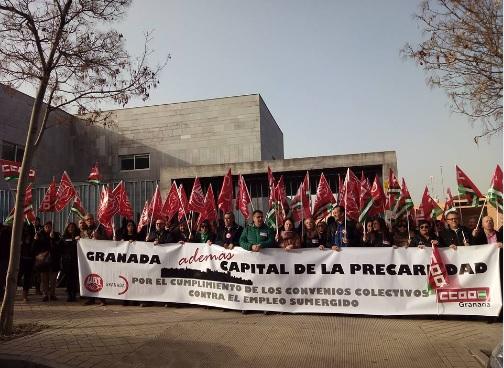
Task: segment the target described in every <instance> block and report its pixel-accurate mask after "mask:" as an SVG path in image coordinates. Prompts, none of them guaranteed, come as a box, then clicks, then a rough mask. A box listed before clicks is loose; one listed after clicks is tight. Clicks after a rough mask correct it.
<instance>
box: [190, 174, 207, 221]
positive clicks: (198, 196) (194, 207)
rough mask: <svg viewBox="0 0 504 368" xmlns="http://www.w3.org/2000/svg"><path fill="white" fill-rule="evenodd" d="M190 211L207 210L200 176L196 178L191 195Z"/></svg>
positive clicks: (199, 211)
mask: <svg viewBox="0 0 504 368" xmlns="http://www.w3.org/2000/svg"><path fill="white" fill-rule="evenodd" d="M189 211H194V212H198V213H203V212H205V195H204V194H203V188H201V183H200V180H199V178H198V177H196V178H195V179H194V184H193V188H192V192H191V195H190V197H189Z"/></svg>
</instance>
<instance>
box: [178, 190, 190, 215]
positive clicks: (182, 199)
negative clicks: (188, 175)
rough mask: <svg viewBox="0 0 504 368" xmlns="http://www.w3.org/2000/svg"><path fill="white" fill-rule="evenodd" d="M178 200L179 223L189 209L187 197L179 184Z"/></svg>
mask: <svg viewBox="0 0 504 368" xmlns="http://www.w3.org/2000/svg"><path fill="white" fill-rule="evenodd" d="M178 198H179V211H178V220H179V221H180V220H182V218H183V217H186V216H187V211H188V208H189V201H188V200H187V195H186V192H185V190H184V187H183V186H182V184H180V186H179V190H178Z"/></svg>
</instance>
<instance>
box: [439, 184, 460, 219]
mask: <svg viewBox="0 0 504 368" xmlns="http://www.w3.org/2000/svg"><path fill="white" fill-rule="evenodd" d="M455 211H457V208H456V207H455V201H454V200H453V196H452V193H451V190H450V188H447V189H446V202H445V205H444V209H443V217H442V218H441V221H443V222H446V221H445V218H446V216H447V215H448V214H449V213H450V212H455Z"/></svg>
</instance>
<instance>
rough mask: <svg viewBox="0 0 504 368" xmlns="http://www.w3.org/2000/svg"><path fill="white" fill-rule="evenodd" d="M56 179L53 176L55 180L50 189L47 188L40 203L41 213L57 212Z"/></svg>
mask: <svg viewBox="0 0 504 368" xmlns="http://www.w3.org/2000/svg"><path fill="white" fill-rule="evenodd" d="M57 191H58V190H57V189H56V178H55V177H54V176H53V180H52V182H51V184H50V185H49V188H47V192H46V193H45V195H44V198H43V199H42V202H40V206H39V212H55V211H56V209H55V208H54V205H55V203H56V193H57Z"/></svg>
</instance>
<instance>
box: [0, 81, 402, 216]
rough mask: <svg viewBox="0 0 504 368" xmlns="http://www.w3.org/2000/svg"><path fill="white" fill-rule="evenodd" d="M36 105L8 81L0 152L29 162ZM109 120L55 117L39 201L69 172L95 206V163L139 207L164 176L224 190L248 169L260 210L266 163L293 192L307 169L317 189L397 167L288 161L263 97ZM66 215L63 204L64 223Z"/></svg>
mask: <svg viewBox="0 0 504 368" xmlns="http://www.w3.org/2000/svg"><path fill="white" fill-rule="evenodd" d="M32 104H33V99H32V98H31V97H30V96H27V95H25V94H23V93H21V92H19V91H16V90H12V89H10V88H8V87H5V86H2V85H0V127H1V129H0V144H1V151H0V152H1V153H2V156H1V158H4V159H9V160H13V161H19V160H20V159H21V157H22V152H23V149H24V144H25V140H26V131H27V127H28V121H29V116H30V112H31V107H32ZM108 119H109V122H110V123H109V124H107V125H106V126H96V125H95V126H89V125H87V124H86V123H85V122H84V121H83V120H82V119H80V118H79V117H77V116H73V115H71V114H68V113H66V112H64V111H57V112H55V113H54V114H53V116H52V118H51V119H50V121H49V122H48V127H47V131H46V132H45V136H44V138H43V140H42V143H41V145H40V147H39V148H38V150H37V153H36V156H35V159H34V162H33V165H32V166H33V168H34V169H35V170H36V172H37V180H36V182H35V188H36V189H35V193H34V207H36V208H37V207H38V203H39V202H40V201H41V199H42V197H43V195H44V192H45V188H46V187H47V185H48V184H49V182H50V181H51V179H52V177H53V176H55V177H56V178H57V179H56V180H59V178H60V177H61V174H62V172H63V171H64V170H66V171H67V172H68V174H69V175H70V177H71V178H72V180H73V181H74V184H75V185H76V187H77V188H78V190H79V192H80V195H81V198H82V200H83V204H84V207H85V208H86V209H88V210H89V211H90V212H95V210H96V204H97V202H98V198H99V188H98V187H94V186H91V185H89V184H88V183H87V182H86V180H87V176H88V174H89V171H90V168H91V166H92V165H93V164H94V163H95V162H99V164H100V169H101V173H102V175H103V179H104V180H103V181H104V182H105V183H111V184H113V183H117V182H118V181H120V180H124V181H125V182H126V187H127V190H128V193H129V195H130V199H131V202H132V204H133V206H134V208H135V211H136V212H137V213H139V212H140V211H141V210H142V207H143V204H144V203H145V200H148V199H150V197H151V196H152V192H153V190H154V187H155V185H156V183H158V182H160V186H161V189H162V190H163V193H166V190H167V189H168V188H169V186H170V183H171V181H172V180H177V181H178V182H180V183H182V184H184V187H185V189H186V192H188V193H189V192H190V190H191V188H192V183H193V181H194V178H195V176H199V177H200V178H201V179H202V185H203V187H204V189H206V188H207V187H208V185H209V184H210V183H212V185H213V188H214V192H215V193H216V195H217V194H218V192H219V190H220V186H221V183H222V176H223V175H224V174H225V173H226V172H227V170H228V168H231V169H232V172H233V173H234V174H236V175H237V174H238V173H242V174H243V175H244V177H245V179H246V181H247V184H248V185H249V187H250V192H251V195H252V197H253V198H254V200H255V202H256V203H255V205H256V207H257V208H261V207H264V200H263V198H265V197H267V190H268V187H267V177H266V170H267V167H268V166H269V167H270V168H271V169H272V170H273V172H274V173H275V175H276V176H277V177H279V176H280V175H284V177H285V179H286V186H287V192H288V193H287V194H288V195H294V193H295V191H296V189H297V187H298V185H299V183H300V182H301V180H302V178H303V177H304V175H305V173H306V171H308V170H309V171H310V181H311V190H312V193H315V191H316V187H317V183H318V179H319V177H320V174H321V173H322V172H324V175H325V176H326V177H327V178H328V180H329V183H330V185H331V187H332V189H333V191H334V192H337V190H338V176H340V177H344V175H345V172H346V169H347V167H351V168H352V170H354V171H355V172H356V173H357V174H360V172H361V171H363V172H364V174H365V175H366V176H367V177H368V178H370V179H371V180H372V179H373V178H374V176H375V174H378V175H379V176H380V177H384V176H385V175H386V173H387V172H388V169H389V168H393V169H394V170H395V171H396V172H397V158H396V154H395V152H393V151H389V152H376V153H360V154H352V155H339V156H324V157H306V158H293V159H284V142H283V133H282V131H281V130H280V128H279V126H278V125H277V123H276V121H275V119H274V117H273V115H272V114H271V112H270V111H269V109H268V107H267V106H266V104H265V102H264V101H263V99H262V98H261V96H260V95H259V94H253V95H245V96H236V97H224V98H216V99H209V100H202V101H190V102H181V103H172V104H165V105H157V106H147V107H137V108H127V109H117V110H112V111H109V112H108ZM12 188H13V184H10V186H9V185H7V184H6V183H5V182H4V181H0V218H4V217H5V216H6V214H7V213H8V211H9V210H10V208H11V207H12V200H13V195H12V193H11V192H10V190H9V189H12ZM44 216H45V215H44ZM44 216H43V218H44ZM65 217H66V214H65V211H63V213H62V214H60V215H59V219H57V221H59V222H65Z"/></svg>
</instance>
